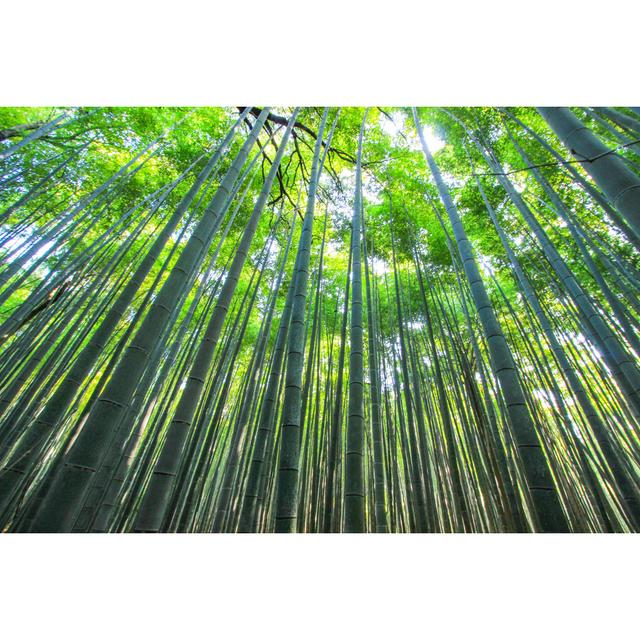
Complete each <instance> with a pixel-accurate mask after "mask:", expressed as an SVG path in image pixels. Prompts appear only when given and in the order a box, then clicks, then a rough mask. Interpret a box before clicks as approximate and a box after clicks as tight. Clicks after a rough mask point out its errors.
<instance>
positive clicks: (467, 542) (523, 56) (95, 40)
mask: <svg viewBox="0 0 640 640" xmlns="http://www.w3.org/2000/svg"><path fill="white" fill-rule="evenodd" d="M635 5H637V3H634V2H623V1H617V0H615V1H614V0H608V1H607V2H606V3H597V4H596V3H593V2H588V1H586V0H582V1H580V2H576V1H573V0H563V1H560V0H553V1H548V0H535V1H534V0H529V2H527V3H524V2H515V1H514V0H511V1H510V2H509V1H505V2H502V1H498V0H484V1H483V2H461V1H459V0H458V1H456V2H453V1H451V0H449V1H447V2H440V3H438V6H433V5H432V4H431V3H427V2H426V1H425V0H423V1H422V2H408V1H406V0H388V1H386V2H380V1H377V0H368V1H367V2H361V1H355V0H340V1H335V0H323V1H322V2H321V1H319V0H316V1H315V2H312V3H305V4H304V5H303V4H302V3H301V2H300V1H298V2H295V1H281V0H278V1H276V0H270V1H268V2H267V1H262V2H256V1H254V0H251V1H247V0H244V1H242V0H235V1H233V2H229V1H227V2H225V3H223V4H222V6H221V3H218V2H214V0H208V1H207V2H196V1H194V0H180V1H179V2H178V1H175V2H167V1H163V0H156V2H146V1H145V2H141V1H139V0H138V1H135V0H127V1H122V0H110V1H109V2H99V3H89V2H87V0H84V2H80V1H70V0H56V1H55V2H35V1H33V0H31V1H28V2H26V1H25V0H22V2H20V3H18V2H17V1H16V0H14V1H13V2H12V6H10V7H6V6H3V7H2V9H1V10H0V34H1V40H0V42H2V50H3V64H2V75H1V77H0V105H24V104H31V105H70V104H72V105H107V104H109V105H113V104H124V105H127V104H134V105H141V104H144V105H194V104H198V105H230V104H232V105H236V104H246V103H256V104H272V105H279V104H292V103H297V104H301V105H318V104H319V105H323V104H331V105H334V104H341V105H373V104H386V105H390V104H392V105H393V104H396V105H412V104H417V105H447V104H448V105H451V104H453V105H483V104H491V105H497V104H499V105H509V104H511V105H513V104H529V105H557V104H583V105H584V104H608V105H616V104H634V105H637V104H640V81H639V76H638V60H639V58H638V34H637V29H636V27H637V24H638V20H637V19H638V10H637V9H636V8H635ZM638 540H639V538H638V536H637V535H627V536H621V535H620V536H588V535H567V536H551V535H548V536H542V535H539V536H524V535H523V536H516V535H511V536H505V535H493V536H477V535H467V536H421V535H413V536H408V535H405V536H385V537H381V536H373V535H371V536H345V535H343V536H203V535H193V536H188V535H182V536H132V535H121V536H111V537H109V536H68V535H58V536H45V535H6V536H0V606H1V611H2V618H1V621H0V633H1V634H2V637H4V638H14V637H17V638H42V639H46V640H48V639H49V638H54V639H55V638H91V639H93V638H98V639H100V638H109V639H110V640H121V639H123V640H124V639H128V638H138V637H139V638H144V639H145V640H146V639H147V638H149V639H153V640H159V639H163V638H188V639H191V638H201V637H203V638H209V637H210V638H216V639H217V638H220V639H224V640H227V639H229V640H235V639H236V638H252V639H256V640H263V639H265V640H266V639H269V638H278V639H280V640H283V639H289V638H292V639H293V638H300V639H301V640H307V639H314V638H322V639H323V640H324V639H331V638H349V639H350V640H359V639H360V638H366V639H367V640H369V639H371V638H388V639H390V640H391V639H394V640H395V638H399V639H403V638H413V637H426V638H433V639H435V640H441V639H448V638H464V639H465V640H466V639H470V640H471V639H472V640H476V639H479V638H480V639H481V638H491V639H496V640H498V639H502V638H505V639H506V638H509V639H517V640H526V639H528V638H535V639H536V640H546V639H555V638H563V639H565V638H566V639H567V640H569V639H571V640H573V639H574V638H579V639H580V640H584V639H590V638H598V639H601V638H615V639H616V640H617V639H621V638H627V637H637V624H636V623H637V610H638V596H637V593H638V575H640V572H639V569H640V566H639V564H640V563H639V557H640V556H639V554H638Z"/></svg>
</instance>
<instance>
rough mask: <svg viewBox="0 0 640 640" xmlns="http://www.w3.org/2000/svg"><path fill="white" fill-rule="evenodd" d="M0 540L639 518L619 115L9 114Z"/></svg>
mask: <svg viewBox="0 0 640 640" xmlns="http://www.w3.org/2000/svg"><path fill="white" fill-rule="evenodd" d="M0 238H1V239H0V260H1V264H0V528H1V530H2V531H3V532H77V533H82V532H85V533H89V532H96V533H98V532H103V533H108V532H131V533H133V532H140V533H143V532H199V533H293V532H300V533H343V532H344V533H361V532H366V533H449V532H455V533H500V532H505V533H508V532H514V533H516V532H517V533H520V532H523V533H524V532H529V533H532V532H549V533H614V532H620V533H624V532H638V531H640V295H639V294H640V251H639V249H640V108H637V107H616V108H609V107H545V108H533V107H531V108H529V107H517V108H511V107H505V108H498V107H490V108H489V107H487V108H484V107H451V108H440V107H439V108H435V107H434V108H430V107H429V108H427V107H419V108H418V107H413V108H412V107H368V108H355V107H342V108H336V107H327V108H315V107H298V108H294V107H284V106H282V107H224V108H223V107H196V108H189V107H175V108H174V107H131V108H129V107H113V108H111V107H107V108H95V107H47V108H45V107H25V108H21V107H5V108H0Z"/></svg>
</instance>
